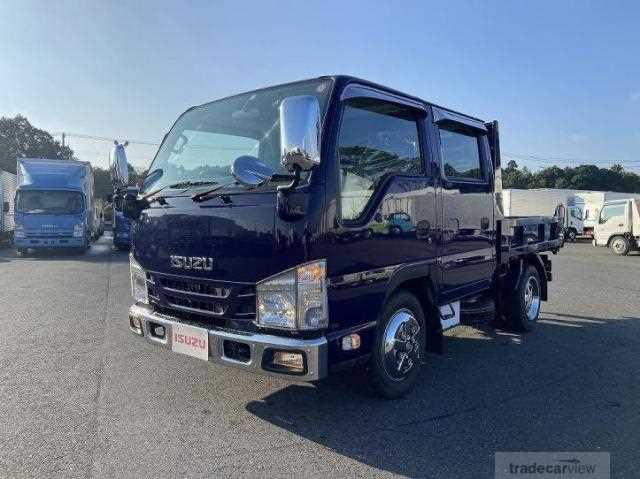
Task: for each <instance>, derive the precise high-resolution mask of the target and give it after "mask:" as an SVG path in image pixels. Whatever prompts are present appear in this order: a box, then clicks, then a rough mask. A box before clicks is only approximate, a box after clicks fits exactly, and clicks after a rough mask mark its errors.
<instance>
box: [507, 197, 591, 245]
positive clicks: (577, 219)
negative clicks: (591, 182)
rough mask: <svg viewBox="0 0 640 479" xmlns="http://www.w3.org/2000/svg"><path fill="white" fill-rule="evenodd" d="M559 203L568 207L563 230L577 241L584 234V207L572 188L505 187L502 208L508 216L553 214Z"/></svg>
mask: <svg viewBox="0 0 640 479" xmlns="http://www.w3.org/2000/svg"><path fill="white" fill-rule="evenodd" d="M559 205H564V206H565V207H566V212H567V214H565V215H564V224H563V225H562V226H563V232H564V235H565V238H566V239H568V240H570V241H575V239H576V237H577V236H581V235H582V234H583V229H584V225H583V214H582V207H581V204H580V203H579V202H576V198H575V196H574V194H573V191H571V190H559V189H545V188H540V189H531V190H519V189H505V190H503V192H502V208H503V210H504V214H505V215H506V216H553V215H554V214H555V211H556V208H557V207H558V206H559Z"/></svg>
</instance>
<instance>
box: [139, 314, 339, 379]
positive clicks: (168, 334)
mask: <svg viewBox="0 0 640 479" xmlns="http://www.w3.org/2000/svg"><path fill="white" fill-rule="evenodd" d="M132 318H137V319H138V320H139V321H140V324H141V326H142V331H141V332H140V331H138V330H136V329H134V328H133V327H131V321H132ZM177 323H185V324H188V323H187V322H186V321H178V320H176V319H175V318H170V317H168V316H165V315H159V314H157V313H155V312H154V311H151V310H150V309H149V308H146V307H144V306H140V305H137V304H134V305H133V306H131V308H130V309H129V324H130V329H131V331H132V332H133V333H135V334H137V335H139V336H140V335H141V336H144V338H145V339H146V340H147V341H149V342H150V343H152V344H155V345H157V346H161V347H164V348H167V349H171V343H172V338H173V333H172V329H173V325H174V324H177ZM157 326H163V327H164V328H165V334H164V337H162V338H160V337H157V336H155V335H154V334H153V330H154V328H156V327H157ZM207 332H208V336H209V361H210V362H213V363H218V364H223V365H226V366H233V367H236V368H239V369H244V370H245V371H250V372H254V373H260V374H266V375H270V376H276V377H286V378H289V379H293V380H297V381H316V380H319V379H322V378H324V377H326V376H327V370H328V368H327V363H328V346H327V340H326V339H325V338H324V337H320V338H316V339H298V338H286V337H281V336H273V335H269V334H259V333H258V334H256V333H232V332H229V331H223V330H220V329H208V330H207ZM225 341H231V342H236V343H242V344H244V345H247V346H248V347H249V351H250V356H249V359H248V360H247V361H239V360H237V359H232V358H229V357H227V356H226V355H225V348H224V346H225ZM273 350H277V351H290V352H295V353H299V352H302V353H303V354H304V356H305V363H306V368H305V372H304V373H303V374H294V373H287V372H280V371H273V370H270V369H269V368H267V367H266V366H265V358H266V355H268V353H270V352H272V351H273Z"/></svg>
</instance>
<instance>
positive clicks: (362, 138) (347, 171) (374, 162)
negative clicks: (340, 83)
mask: <svg viewBox="0 0 640 479" xmlns="http://www.w3.org/2000/svg"><path fill="white" fill-rule="evenodd" d="M338 156H339V161H340V200H341V201H340V204H341V210H342V211H341V213H342V218H343V219H346V220H354V219H356V218H358V217H359V216H360V215H361V214H362V212H363V211H364V209H365V207H366V205H367V203H368V202H369V199H370V198H371V195H373V193H374V191H375V189H376V187H377V186H378V184H379V183H380V181H381V180H382V179H383V178H384V177H385V176H387V175H390V174H402V175H416V174H419V173H420V172H421V171H422V160H421V157H420V146H419V140H418V124H417V117H416V112H415V111H414V110H413V109H411V108H409V107H406V106H402V105H397V104H395V103H389V102H385V101H380V100H372V99H370V98H365V99H363V98H356V99H352V100H349V101H348V102H346V104H345V107H344V111H343V115H342V124H341V127H340V137H339V141H338Z"/></svg>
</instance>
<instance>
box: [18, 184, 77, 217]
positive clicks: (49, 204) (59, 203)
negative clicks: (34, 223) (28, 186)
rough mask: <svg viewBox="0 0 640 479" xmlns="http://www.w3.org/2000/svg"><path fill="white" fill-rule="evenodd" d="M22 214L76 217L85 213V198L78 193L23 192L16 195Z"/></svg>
mask: <svg viewBox="0 0 640 479" xmlns="http://www.w3.org/2000/svg"><path fill="white" fill-rule="evenodd" d="M16 209H17V210H18V211H19V212H21V213H30V214H49V215H76V214H80V213H82V212H83V211H84V198H83V196H82V193H80V192H78V191H55V190H53V191H45V190H21V191H18V193H17V194H16Z"/></svg>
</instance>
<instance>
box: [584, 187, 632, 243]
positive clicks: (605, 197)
mask: <svg viewBox="0 0 640 479" xmlns="http://www.w3.org/2000/svg"><path fill="white" fill-rule="evenodd" d="M574 198H575V202H576V204H582V211H583V219H584V235H585V236H589V237H592V238H593V234H594V230H595V227H596V225H597V224H598V220H599V218H600V210H601V209H602V206H603V205H604V204H605V202H609V201H616V200H626V199H633V198H640V194H637V193H620V192H617V191H582V190H576V191H575V192H574Z"/></svg>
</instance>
